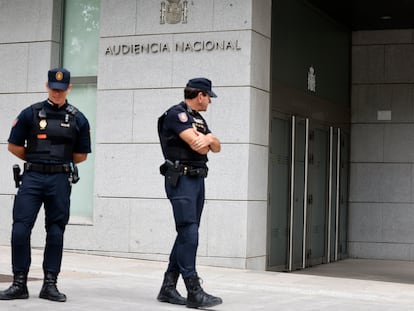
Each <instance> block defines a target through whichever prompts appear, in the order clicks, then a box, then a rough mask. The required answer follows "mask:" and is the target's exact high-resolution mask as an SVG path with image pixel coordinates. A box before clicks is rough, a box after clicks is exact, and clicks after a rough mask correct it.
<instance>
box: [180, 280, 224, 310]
mask: <svg viewBox="0 0 414 311" xmlns="http://www.w3.org/2000/svg"><path fill="white" fill-rule="evenodd" d="M184 283H185V286H186V287H187V291H188V295H187V308H195V309H197V308H209V307H214V306H217V305H219V304H221V303H223V300H222V299H221V298H220V297H215V296H212V295H209V294H207V293H206V292H205V291H204V290H203V289H202V288H201V286H200V281H199V278H198V276H197V274H196V275H194V276H191V277H189V278H187V279H184Z"/></svg>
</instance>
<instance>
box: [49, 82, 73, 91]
mask: <svg viewBox="0 0 414 311" xmlns="http://www.w3.org/2000/svg"><path fill="white" fill-rule="evenodd" d="M68 86H69V84H66V83H59V82H49V89H52V90H62V91H66V90H67V89H68Z"/></svg>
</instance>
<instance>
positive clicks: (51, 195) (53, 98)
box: [0, 68, 91, 302]
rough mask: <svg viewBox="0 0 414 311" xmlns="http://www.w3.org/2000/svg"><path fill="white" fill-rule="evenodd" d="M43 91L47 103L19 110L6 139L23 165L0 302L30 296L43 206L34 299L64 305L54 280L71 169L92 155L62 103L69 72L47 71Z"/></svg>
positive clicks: (82, 121)
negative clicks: (39, 276)
mask: <svg viewBox="0 0 414 311" xmlns="http://www.w3.org/2000/svg"><path fill="white" fill-rule="evenodd" d="M46 88H47V91H48V99H47V100H45V101H42V102H39V103H36V104H33V105H31V106H29V107H27V108H26V109H24V110H23V111H22V112H21V113H20V114H19V115H18V117H17V119H16V120H15V121H14V123H13V127H12V129H11V132H10V136H9V139H8V150H9V151H10V152H11V153H12V154H14V155H15V156H16V157H18V158H20V159H21V160H24V161H26V162H25V163H24V173H23V176H21V185H20V187H19V189H18V191H17V194H16V196H15V200H14V206H13V226H12V238H11V249H12V267H13V283H12V285H11V286H10V287H9V288H8V289H6V290H4V291H0V300H11V299H27V298H28V297H29V292H28V289H27V274H28V272H29V267H30V263H31V246H30V235H31V231H32V228H33V226H34V223H35V221H36V217H37V214H38V212H39V210H40V207H41V205H42V204H43V206H44V210H45V229H46V245H45V249H44V259H43V271H44V282H43V286H42V289H41V291H40V294H39V297H40V298H43V299H49V300H52V301H60V302H64V301H66V296H65V294H63V293H61V292H59V290H58V289H57V286H56V284H57V276H58V274H59V272H60V267H61V261H62V252H63V234H64V231H65V226H66V224H67V223H68V220H69V205H70V193H71V187H72V181H75V180H74V178H75V177H76V176H74V167H75V164H76V163H80V162H82V161H84V160H86V158H87V154H88V153H90V152H91V140H90V128H89V122H88V120H87V119H86V117H85V116H84V115H83V114H82V113H81V112H80V111H79V110H78V109H76V108H75V107H74V106H72V105H70V104H69V103H68V102H67V100H66V96H67V94H68V93H69V92H70V90H71V88H72V85H71V84H70V72H69V71H67V70H66V69H64V68H55V69H51V70H49V72H48V82H47V83H46ZM17 182H18V181H17ZM17 185H18V184H16V186H17Z"/></svg>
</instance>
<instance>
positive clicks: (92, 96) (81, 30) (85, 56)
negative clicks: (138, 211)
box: [62, 0, 100, 223]
mask: <svg viewBox="0 0 414 311" xmlns="http://www.w3.org/2000/svg"><path fill="white" fill-rule="evenodd" d="M99 12H100V1H99V0H67V1H64V15H63V16H64V26H63V39H62V65H63V67H65V68H67V69H68V70H69V71H70V72H71V82H72V84H73V88H72V91H71V92H70V93H69V95H68V101H69V102H70V103H71V104H72V105H74V106H75V107H77V108H78V109H79V110H81V111H82V112H83V113H84V114H85V115H86V117H87V118H88V120H89V123H90V126H91V140H92V147H93V146H94V142H95V119H96V93H97V72H98V53H99V15H100V14H99ZM92 152H94V150H92ZM93 171H94V155H93V153H92V154H90V155H89V156H88V159H87V160H86V161H85V162H83V163H81V164H79V176H80V181H79V182H78V183H77V184H76V185H74V186H73V188H72V196H71V201H72V202H71V220H70V223H77V222H81V223H82V222H85V221H88V222H89V221H90V220H91V218H92V215H93V184H94V180H93V176H94V174H93Z"/></svg>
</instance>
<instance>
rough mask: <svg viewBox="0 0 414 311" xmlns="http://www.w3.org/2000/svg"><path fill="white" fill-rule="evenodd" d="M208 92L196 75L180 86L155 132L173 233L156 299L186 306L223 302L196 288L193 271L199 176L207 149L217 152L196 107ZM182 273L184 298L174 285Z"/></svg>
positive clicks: (207, 83)
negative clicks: (181, 96)
mask: <svg viewBox="0 0 414 311" xmlns="http://www.w3.org/2000/svg"><path fill="white" fill-rule="evenodd" d="M211 97H217V96H216V94H215V93H214V92H213V91H212V90H211V81H210V80H208V79H206V78H195V79H191V80H189V81H188V83H187V86H186V87H185V89H184V101H183V102H181V103H179V104H178V105H175V106H172V107H171V108H170V109H168V110H167V111H166V112H165V113H164V114H163V115H162V116H161V117H160V118H159V120H158V135H159V138H160V142H161V148H162V152H163V155H164V158H165V163H164V164H163V165H161V167H160V171H161V174H163V175H164V176H165V191H166V193H167V197H168V199H169V200H170V202H171V205H172V208H173V213H174V220H175V227H176V231H177V237H176V240H175V243H174V246H173V248H172V251H171V253H170V258H169V265H168V268H167V271H166V272H165V274H164V281H163V284H162V286H161V290H160V292H159V294H158V297H157V299H158V300H159V301H161V302H169V303H173V304H181V305H185V304H186V305H187V307H189V308H205V307H212V306H215V305H218V304H220V303H222V300H221V298H219V297H214V296H211V295H209V294H207V293H206V292H204V290H203V289H202V288H201V286H200V282H199V278H198V275H197V271H196V267H195V266H196V255H197V247H198V228H199V225H200V218H201V213H202V211H203V206H204V197H205V195H204V178H205V177H207V171H208V169H207V165H206V163H207V161H208V159H207V153H208V152H209V151H210V150H211V151H212V152H219V151H220V149H221V145H220V141H219V140H218V139H217V138H216V137H215V136H214V135H213V134H212V133H211V131H210V129H209V128H208V126H207V123H206V121H205V120H204V118H203V117H202V116H201V115H200V113H199V111H206V110H207V106H208V105H209V104H210V103H211ZM180 274H181V275H182V277H183V279H184V283H185V286H186V288H187V293H188V295H187V299H185V298H184V297H182V296H181V295H180V294H179V293H178V291H177V289H176V285H177V280H178V277H179V275H180Z"/></svg>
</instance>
